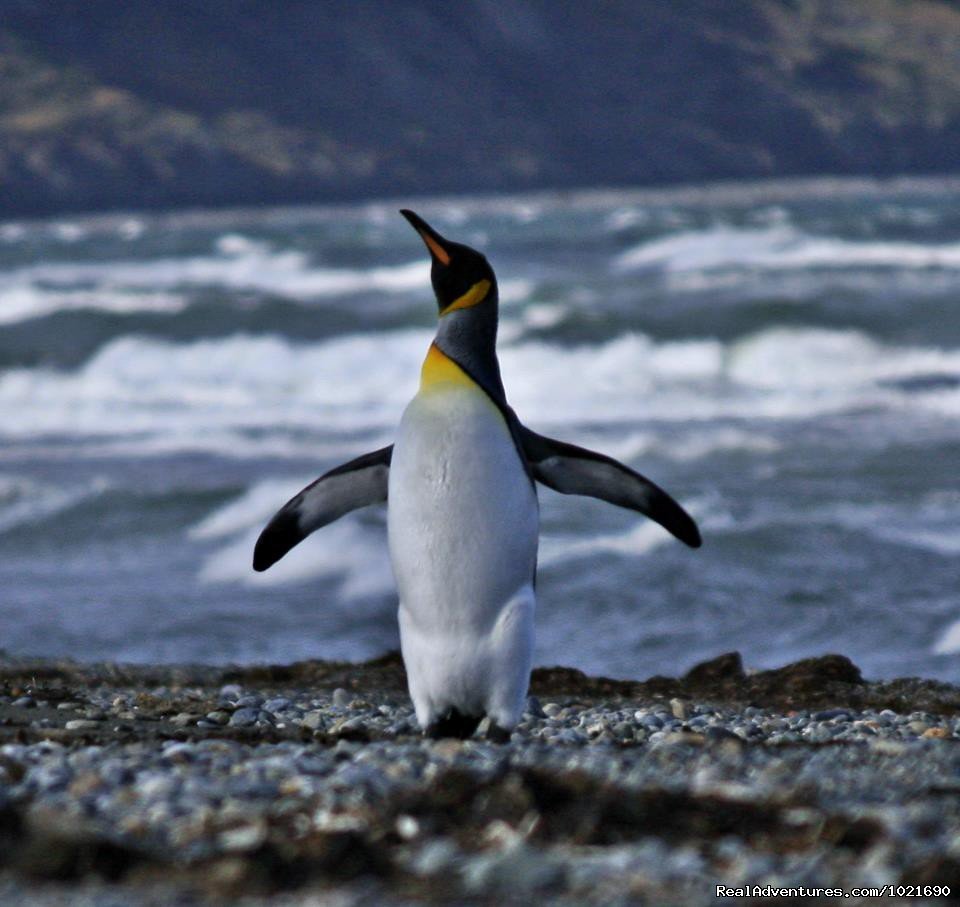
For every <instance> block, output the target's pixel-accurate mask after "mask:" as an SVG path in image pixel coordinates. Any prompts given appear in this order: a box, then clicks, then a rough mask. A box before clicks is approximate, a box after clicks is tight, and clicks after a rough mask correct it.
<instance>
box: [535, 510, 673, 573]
mask: <svg viewBox="0 0 960 907" xmlns="http://www.w3.org/2000/svg"><path fill="white" fill-rule="evenodd" d="M672 538H673V537H672V536H671V535H670V533H669V532H667V530H666V529H664V528H663V527H661V526H658V525H657V524H656V523H654V522H651V521H650V520H644V519H639V520H638V522H637V523H636V525H635V526H632V527H631V528H630V529H628V530H626V531H625V532H614V533H609V534H606V535H597V536H594V537H592V538H576V537H574V538H571V537H568V536H552V535H544V536H543V537H542V538H541V544H540V553H539V555H538V557H537V563H538V565H539V566H540V567H541V568H544V569H549V568H550V567H553V566H555V565H557V564H560V563H567V562H569V561H571V560H576V559H580V558H592V557H595V556H596V555H598V554H617V555H626V556H629V557H636V556H637V555H640V554H648V553H649V552H651V551H653V550H654V549H655V548H659V547H660V546H661V545H664V544H666V543H667V542H670V541H671V540H672Z"/></svg>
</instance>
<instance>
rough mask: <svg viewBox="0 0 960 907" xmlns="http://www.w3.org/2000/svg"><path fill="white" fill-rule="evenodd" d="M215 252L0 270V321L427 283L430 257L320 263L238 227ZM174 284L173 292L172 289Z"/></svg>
mask: <svg viewBox="0 0 960 907" xmlns="http://www.w3.org/2000/svg"><path fill="white" fill-rule="evenodd" d="M215 250H216V253H217V254H214V255H206V256H193V257H184V258H161V259H152V260H151V259H142V260H137V259H129V260H117V261H96V262H91V261H86V262H45V263H42V264H34V265H24V266H22V267H19V268H13V269H11V270H7V271H4V272H0V323H11V322H14V321H20V320H24V319H27V318H36V317H39V316H42V315H47V314H49V313H50V312H53V311H57V310H59V309H78V308H88V309H102V310H107V311H115V312H135V311H165V312H171V311H179V310H180V309H181V308H183V307H184V306H185V305H186V301H187V300H186V299H185V297H184V292H185V291H187V290H190V289H191V288H198V287H223V288H226V289H229V290H234V291H242V290H248V291H249V290H253V291H259V292H263V293H270V294H273V295H277V296H281V297H284V298H289V299H294V300H298V301H309V300H313V299H322V298H327V297H331V296H344V295H353V294H358V293H367V292H377V293H404V292H408V291H411V290H417V289H427V288H428V287H429V285H430V264H429V262H427V261H423V260H419V259H418V260H417V261H412V262H408V263H406V264H402V265H396V266H392V267H379V268H369V269H351V268H324V267H317V266H316V265H314V264H312V263H311V261H310V259H309V258H308V256H306V255H305V254H304V253H302V252H299V251H292V250H286V251H276V250H273V249H272V248H271V247H270V246H269V245H268V244H266V243H263V242H259V241H256V240H252V239H249V238H248V237H245V236H242V235H240V234H232V233H231V234H224V235H222V236H220V237H219V238H218V239H217V240H216V242H215ZM505 289H506V298H507V299H508V300H510V299H512V298H514V297H516V298H517V299H520V298H525V296H526V295H527V293H528V292H529V285H528V284H526V283H525V282H523V281H516V282H513V283H510V282H507V284H506V286H505ZM178 291H179V292H178Z"/></svg>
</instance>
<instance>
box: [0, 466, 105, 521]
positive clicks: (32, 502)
mask: <svg viewBox="0 0 960 907" xmlns="http://www.w3.org/2000/svg"><path fill="white" fill-rule="evenodd" d="M107 487H109V483H108V482H107V481H106V480H105V479H96V480H94V481H93V482H90V483H87V484H84V485H80V486H75V487H63V486H60V485H55V484H51V483H46V482H39V481H36V480H34V479H30V478H28V477H26V476H22V475H13V474H10V475H5V474H2V473H0V533H2V532H7V531H9V530H11V529H13V528H15V527H17V526H22V525H24V524H29V523H36V522H39V521H41V520H44V519H46V518H48V517H51V516H54V515H55V514H57V513H62V512H63V511H65V510H68V509H70V508H71V507H73V506H74V505H75V504H78V503H79V502H80V501H82V500H84V499H85V498H87V497H89V496H90V495H94V494H100V493H101V492H103V491H104V490H105V489H106V488H107Z"/></svg>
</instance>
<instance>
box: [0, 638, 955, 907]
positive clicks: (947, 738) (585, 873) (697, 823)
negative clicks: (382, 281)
mask: <svg viewBox="0 0 960 907" xmlns="http://www.w3.org/2000/svg"><path fill="white" fill-rule="evenodd" d="M958 740H960V688H956V687H953V686H948V685H944V684H937V683H934V682H931V681H923V680H917V679H903V680H896V681H890V682H867V681H864V680H863V678H862V677H861V675H860V672H859V670H858V669H857V668H856V666H855V665H853V664H852V663H851V662H850V661H849V660H847V659H846V658H844V657H842V656H839V655H828V656H824V657H822V658H816V659H809V660H806V661H802V662H798V663H796V664H792V665H788V666H786V667H784V668H781V669H778V670H773V671H761V672H745V671H744V669H743V666H742V664H741V660H740V658H739V656H738V655H736V654H735V653H731V654H728V655H723V656H720V657H719V658H717V659H714V660H713V661H711V662H707V663H704V664H701V665H698V666H697V667H695V668H694V669H693V670H691V671H690V672H688V673H687V674H686V675H685V676H684V677H682V678H677V679H674V678H664V677H654V678H651V679H649V680H647V681H644V682H633V681H614V680H606V679H602V678H591V677H587V676H585V675H583V674H581V673H580V672H578V671H574V670H570V669H564V668H548V669H538V670H536V671H535V672H534V675H533V679H532V687H531V698H530V700H529V703H528V709H527V712H526V714H525V715H524V718H523V721H522V723H521V724H520V726H519V727H518V728H517V729H516V731H515V732H514V734H513V736H512V739H511V741H510V742H509V743H508V744H505V745H496V744H492V743H489V742H486V741H485V740H481V739H479V738H477V739H472V740H469V741H465V742H461V741H453V740H444V741H426V740H423V739H422V738H421V737H420V735H419V732H418V729H417V726H416V721H415V719H414V717H413V714H412V709H411V706H410V703H409V700H408V698H407V696H406V691H405V678H404V675H403V666H402V664H401V662H400V660H399V658H398V657H397V656H396V655H388V656H385V657H383V658H381V659H377V660H375V661H371V662H367V663H364V664H359V665H356V664H345V663H329V662H304V663H299V664H294V665H289V666H268V667H253V668H213V667H191V666H173V667H140V666H137V667H131V666H123V665H81V664H75V663H71V662H67V663H53V662H41V661H32V660H18V659H12V658H8V657H0V903H2V904H4V905H11V907H14V905H28V904H29V905H61V904H63V905H67V904H70V905H79V904H89V905H93V904H96V905H120V904H138V905H161V904H162V905H167V904H170V905H172V904H184V903H206V902H211V903H231V904H251V905H252V904H259V903H270V904H283V905H306V904H337V905H348V904H355V903H379V904H415V903H424V902H426V903H452V902H456V903H493V902H500V903H514V902H518V901H521V900H524V901H528V902H531V901H532V902H534V903H539V902H546V901H550V902H551V903H570V904H573V903H596V904H633V903H658V904H661V903H677V904H680V903H683V904H701V903H702V904H706V903H715V902H716V886H718V885H725V886H729V887H731V888H742V887H744V886H748V885H749V886H754V885H759V886H767V885H773V886H806V887H828V886H830V887H841V888H845V889H846V890H847V891H851V890H852V889H853V888H854V887H861V886H864V887H871V886H872V887H877V888H880V887H882V886H886V885H894V886H896V885H920V886H924V885H926V886H934V887H933V888H930V889H928V899H927V901H926V902H931V903H932V902H936V901H937V900H944V898H943V897H941V898H939V899H938V898H937V897H936V894H937V890H938V889H937V888H936V886H949V887H950V889H951V890H952V891H953V892H957V891H960V745H958ZM848 901H849V902H851V903H856V899H855V898H848ZM923 902H925V901H924V900H923V899H920V898H914V899H911V903H923ZM780 903H786V901H780Z"/></svg>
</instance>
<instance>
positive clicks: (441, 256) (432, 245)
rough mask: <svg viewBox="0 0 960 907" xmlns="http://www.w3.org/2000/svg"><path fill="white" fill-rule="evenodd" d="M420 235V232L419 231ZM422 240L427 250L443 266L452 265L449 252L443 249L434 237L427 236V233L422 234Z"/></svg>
mask: <svg viewBox="0 0 960 907" xmlns="http://www.w3.org/2000/svg"><path fill="white" fill-rule="evenodd" d="M417 232H418V233H420V231H419V230H418V231H417ZM420 238H421V239H422V240H423V241H424V242H425V243H426V244H427V248H428V249H429V250H430V254H431V255H432V256H433V257H434V258H435V259H436V260H437V261H439V262H440V264H442V265H448V264H450V256H449V255H448V254H447V250H446V249H444V248H443V246H441V245H440V243H438V242H437V241H436V240H435V239H434V238H433V237H432V236H427V234H426V233H420Z"/></svg>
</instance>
